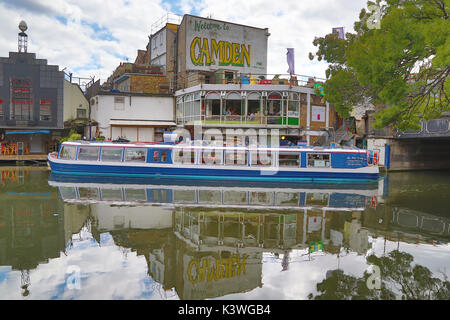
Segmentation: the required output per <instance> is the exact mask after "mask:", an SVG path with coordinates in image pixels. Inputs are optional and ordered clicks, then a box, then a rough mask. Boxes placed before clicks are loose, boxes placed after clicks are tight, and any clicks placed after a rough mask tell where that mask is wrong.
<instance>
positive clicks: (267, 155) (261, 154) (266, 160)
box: [251, 151, 273, 166]
mask: <svg viewBox="0 0 450 320" xmlns="http://www.w3.org/2000/svg"><path fill="white" fill-rule="evenodd" d="M272 158H273V155H272V153H271V152H267V151H258V152H256V151H253V152H252V158H251V159H252V160H251V165H252V166H272V160H273V159H272Z"/></svg>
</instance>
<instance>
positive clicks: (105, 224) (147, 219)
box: [91, 203, 172, 231]
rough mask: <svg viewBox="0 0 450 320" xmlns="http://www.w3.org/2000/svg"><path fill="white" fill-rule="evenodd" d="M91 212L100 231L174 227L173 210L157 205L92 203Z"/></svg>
mask: <svg viewBox="0 0 450 320" xmlns="http://www.w3.org/2000/svg"><path fill="white" fill-rule="evenodd" d="M91 214H92V216H94V217H95V218H96V220H97V221H98V226H97V228H98V229H99V230H100V231H104V230H116V229H124V228H125V229H126V228H135V229H165V228H171V227H172V211H171V210H169V209H165V208H163V207H157V206H137V207H129V206H123V207H111V206H110V205H107V204H100V203H98V204H94V205H91Z"/></svg>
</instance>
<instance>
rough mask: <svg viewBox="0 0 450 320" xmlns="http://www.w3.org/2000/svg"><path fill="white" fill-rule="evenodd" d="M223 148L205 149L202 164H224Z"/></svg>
mask: <svg viewBox="0 0 450 320" xmlns="http://www.w3.org/2000/svg"><path fill="white" fill-rule="evenodd" d="M222 154H223V153H222V150H203V152H202V164H209V165H212V164H222Z"/></svg>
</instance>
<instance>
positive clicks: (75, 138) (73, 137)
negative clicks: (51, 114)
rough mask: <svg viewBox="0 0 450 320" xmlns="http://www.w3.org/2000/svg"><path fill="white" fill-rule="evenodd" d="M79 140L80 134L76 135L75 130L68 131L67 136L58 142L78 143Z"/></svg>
mask: <svg viewBox="0 0 450 320" xmlns="http://www.w3.org/2000/svg"><path fill="white" fill-rule="evenodd" d="M78 140H81V134H79V133H76V131H75V130H73V129H70V132H69V135H68V136H67V137H64V138H61V139H60V140H59V141H60V142H61V143H62V142H65V141H78Z"/></svg>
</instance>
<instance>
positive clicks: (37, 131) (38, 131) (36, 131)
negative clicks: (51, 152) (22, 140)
mask: <svg viewBox="0 0 450 320" xmlns="http://www.w3.org/2000/svg"><path fill="white" fill-rule="evenodd" d="M32 133H44V134H50V131H49V130H27V131H6V132H5V134H6V135H8V134H32Z"/></svg>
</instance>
